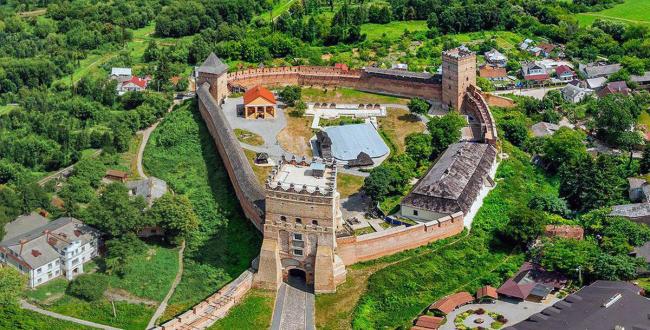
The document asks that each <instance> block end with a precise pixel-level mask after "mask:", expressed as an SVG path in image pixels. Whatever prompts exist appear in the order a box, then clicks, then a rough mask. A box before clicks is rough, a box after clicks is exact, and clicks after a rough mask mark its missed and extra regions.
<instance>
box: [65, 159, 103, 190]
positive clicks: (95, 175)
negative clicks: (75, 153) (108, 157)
mask: <svg viewBox="0 0 650 330" xmlns="http://www.w3.org/2000/svg"><path fill="white" fill-rule="evenodd" d="M105 174H106V165H104V163H102V162H101V161H99V160H96V159H91V158H86V159H82V160H80V161H79V162H77V164H75V166H74V170H73V172H72V176H73V177H75V178H78V179H82V180H86V181H87V182H88V183H90V185H91V186H92V187H93V188H99V185H100V183H101V180H102V178H103V177H104V175H105Z"/></svg>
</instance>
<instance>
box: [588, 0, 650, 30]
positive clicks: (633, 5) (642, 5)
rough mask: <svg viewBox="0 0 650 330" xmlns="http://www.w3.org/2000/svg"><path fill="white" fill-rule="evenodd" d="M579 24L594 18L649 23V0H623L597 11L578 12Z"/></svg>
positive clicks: (589, 21)
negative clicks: (623, 0)
mask: <svg viewBox="0 0 650 330" xmlns="http://www.w3.org/2000/svg"><path fill="white" fill-rule="evenodd" d="M576 17H577V18H578V21H579V22H580V25H583V26H587V25H591V24H592V23H593V22H594V21H595V20H596V19H598V18H602V19H610V20H615V21H620V22H625V23H634V24H650V1H648V0H625V2H624V3H622V4H619V5H616V6H614V7H612V8H609V9H605V10H603V11H599V12H590V13H580V14H577V15H576Z"/></svg>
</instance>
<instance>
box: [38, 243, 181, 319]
mask: <svg viewBox="0 0 650 330" xmlns="http://www.w3.org/2000/svg"><path fill="white" fill-rule="evenodd" d="M100 263H101V260H100ZM177 270H178V258H177V250H176V249H172V248H165V247H159V246H156V247H154V246H151V247H150V250H149V251H148V253H146V254H145V255H142V256H139V257H138V258H137V259H136V260H134V261H133V263H131V264H129V265H128V266H127V270H126V275H125V276H124V277H119V276H117V275H112V276H109V275H104V276H106V277H107V278H108V281H109V283H110V287H111V288H112V289H121V290H125V291H127V292H128V293H129V294H131V295H132V296H133V297H135V298H144V299H148V300H154V301H161V300H162V298H163V297H164V296H165V294H166V293H167V291H168V290H169V287H170V285H171V283H172V281H173V280H174V277H175V276H176V271H177ZM143 279H146V280H143ZM67 285H68V282H67V281H66V280H64V279H57V280H54V281H52V282H50V283H47V284H44V285H42V286H39V287H38V288H37V289H35V290H27V291H26V293H25V294H26V296H27V298H28V299H29V300H31V301H32V302H35V303H37V304H38V305H41V306H42V307H44V308H46V309H48V310H51V311H54V312H57V313H61V314H64V315H69V316H73V317H77V318H80V319H84V320H88V321H93V322H97V323H102V324H107V325H112V326H115V327H120V328H125V329H141V328H143V327H146V324H147V322H148V320H149V318H150V317H151V315H152V314H153V308H152V307H148V306H145V305H140V304H129V303H126V302H116V303H115V307H116V309H117V318H114V317H113V311H112V307H111V304H110V302H109V301H108V300H106V299H102V300H100V301H97V302H92V303H89V302H86V301H83V300H79V299H76V298H74V297H72V296H69V295H67V294H65V290H66V288H67Z"/></svg>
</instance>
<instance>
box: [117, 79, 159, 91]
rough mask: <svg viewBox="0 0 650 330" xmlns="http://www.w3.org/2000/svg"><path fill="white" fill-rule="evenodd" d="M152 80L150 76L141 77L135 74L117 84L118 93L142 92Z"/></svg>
mask: <svg viewBox="0 0 650 330" xmlns="http://www.w3.org/2000/svg"><path fill="white" fill-rule="evenodd" d="M150 80H151V79H150V78H148V77H145V78H140V77H136V76H133V77H131V79H129V80H125V81H123V82H120V83H118V84H117V87H116V89H117V93H118V94H119V95H123V94H124V93H126V92H142V91H144V90H145V89H147V85H148V84H149V81H150Z"/></svg>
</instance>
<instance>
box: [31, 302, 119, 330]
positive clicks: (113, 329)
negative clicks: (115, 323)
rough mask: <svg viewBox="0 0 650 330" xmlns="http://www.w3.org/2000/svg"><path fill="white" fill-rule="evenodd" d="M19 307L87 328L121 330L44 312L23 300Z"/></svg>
mask: <svg viewBox="0 0 650 330" xmlns="http://www.w3.org/2000/svg"><path fill="white" fill-rule="evenodd" d="M20 307H21V308H22V309H27V310H30V311H33V312H36V313H39V314H43V315H47V316H50V317H53V318H55V319H59V320H64V321H68V322H73V323H77V324H81V325H85V326H87V327H93V328H98V329H104V330H121V329H120V328H114V327H110V326H108V325H103V324H99V323H95V322H90V321H85V320H80V319H77V318H74V317H70V316H66V315H61V314H59V313H54V312H50V311H46V310H44V309H42V308H39V307H37V306H34V305H32V304H30V303H28V302H26V301H24V300H21V301H20Z"/></svg>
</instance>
